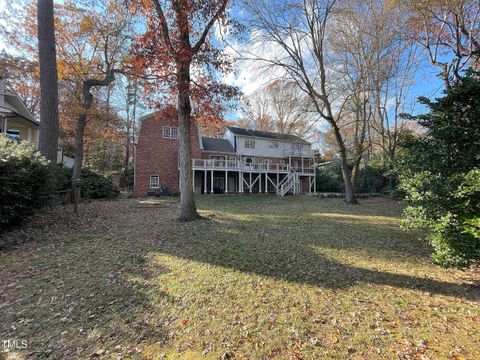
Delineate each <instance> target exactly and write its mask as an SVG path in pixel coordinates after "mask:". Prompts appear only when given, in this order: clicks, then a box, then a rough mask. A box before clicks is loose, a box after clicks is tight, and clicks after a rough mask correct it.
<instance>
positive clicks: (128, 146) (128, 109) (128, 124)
mask: <svg viewBox="0 0 480 360" xmlns="http://www.w3.org/2000/svg"><path fill="white" fill-rule="evenodd" d="M127 89H128V90H127V138H126V139H125V140H126V141H125V142H126V144H125V168H124V171H123V173H124V174H127V171H128V164H129V163H130V87H128V88H127Z"/></svg>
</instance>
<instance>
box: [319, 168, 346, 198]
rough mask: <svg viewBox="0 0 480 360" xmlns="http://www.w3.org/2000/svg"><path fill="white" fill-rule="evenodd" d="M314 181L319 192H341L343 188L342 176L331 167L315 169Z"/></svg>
mask: <svg viewBox="0 0 480 360" xmlns="http://www.w3.org/2000/svg"><path fill="white" fill-rule="evenodd" d="M315 181H316V186H317V191H320V192H342V191H343V189H344V188H343V181H342V178H341V177H339V176H338V174H337V173H336V172H334V171H332V169H328V170H319V171H317V175H316V177H315Z"/></svg>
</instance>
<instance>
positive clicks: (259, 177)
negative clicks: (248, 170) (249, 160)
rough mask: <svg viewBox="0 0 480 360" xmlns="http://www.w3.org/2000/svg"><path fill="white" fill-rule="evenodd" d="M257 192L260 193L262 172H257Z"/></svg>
mask: <svg viewBox="0 0 480 360" xmlns="http://www.w3.org/2000/svg"><path fill="white" fill-rule="evenodd" d="M258 192H259V193H260V194H261V193H262V173H258Z"/></svg>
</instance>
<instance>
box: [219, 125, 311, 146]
mask: <svg viewBox="0 0 480 360" xmlns="http://www.w3.org/2000/svg"><path fill="white" fill-rule="evenodd" d="M227 129H228V130H230V131H231V132H232V133H234V134H235V135H240V136H252V137H260V138H267V139H275V140H283V141H291V142H301V143H304V144H310V143H309V142H308V141H306V140H304V139H302V138H301V137H299V136H296V135H290V134H280V133H274V132H270V131H260V130H252V129H245V128H241V127H237V126H227Z"/></svg>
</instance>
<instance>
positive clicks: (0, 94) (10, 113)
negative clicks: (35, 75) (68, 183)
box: [0, 76, 74, 169]
mask: <svg viewBox="0 0 480 360" xmlns="http://www.w3.org/2000/svg"><path fill="white" fill-rule="evenodd" d="M39 125H40V123H39V122H38V121H37V120H35V119H34V117H33V115H32V114H31V113H30V111H29V110H28V109H27V107H26V106H25V104H24V102H23V101H22V99H20V97H19V96H18V95H17V94H14V93H11V92H7V90H6V88H5V81H4V80H3V78H2V77H1V76H0V134H6V135H7V136H8V137H9V138H11V139H14V140H18V141H28V142H31V143H32V144H34V145H35V148H38V138H39V134H40V131H39ZM57 163H58V164H60V163H61V164H63V165H64V166H65V167H68V168H70V169H71V168H72V167H73V163H74V159H73V158H71V157H69V156H67V155H65V154H64V153H63V148H62V146H61V145H60V144H59V147H58V149H57Z"/></svg>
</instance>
